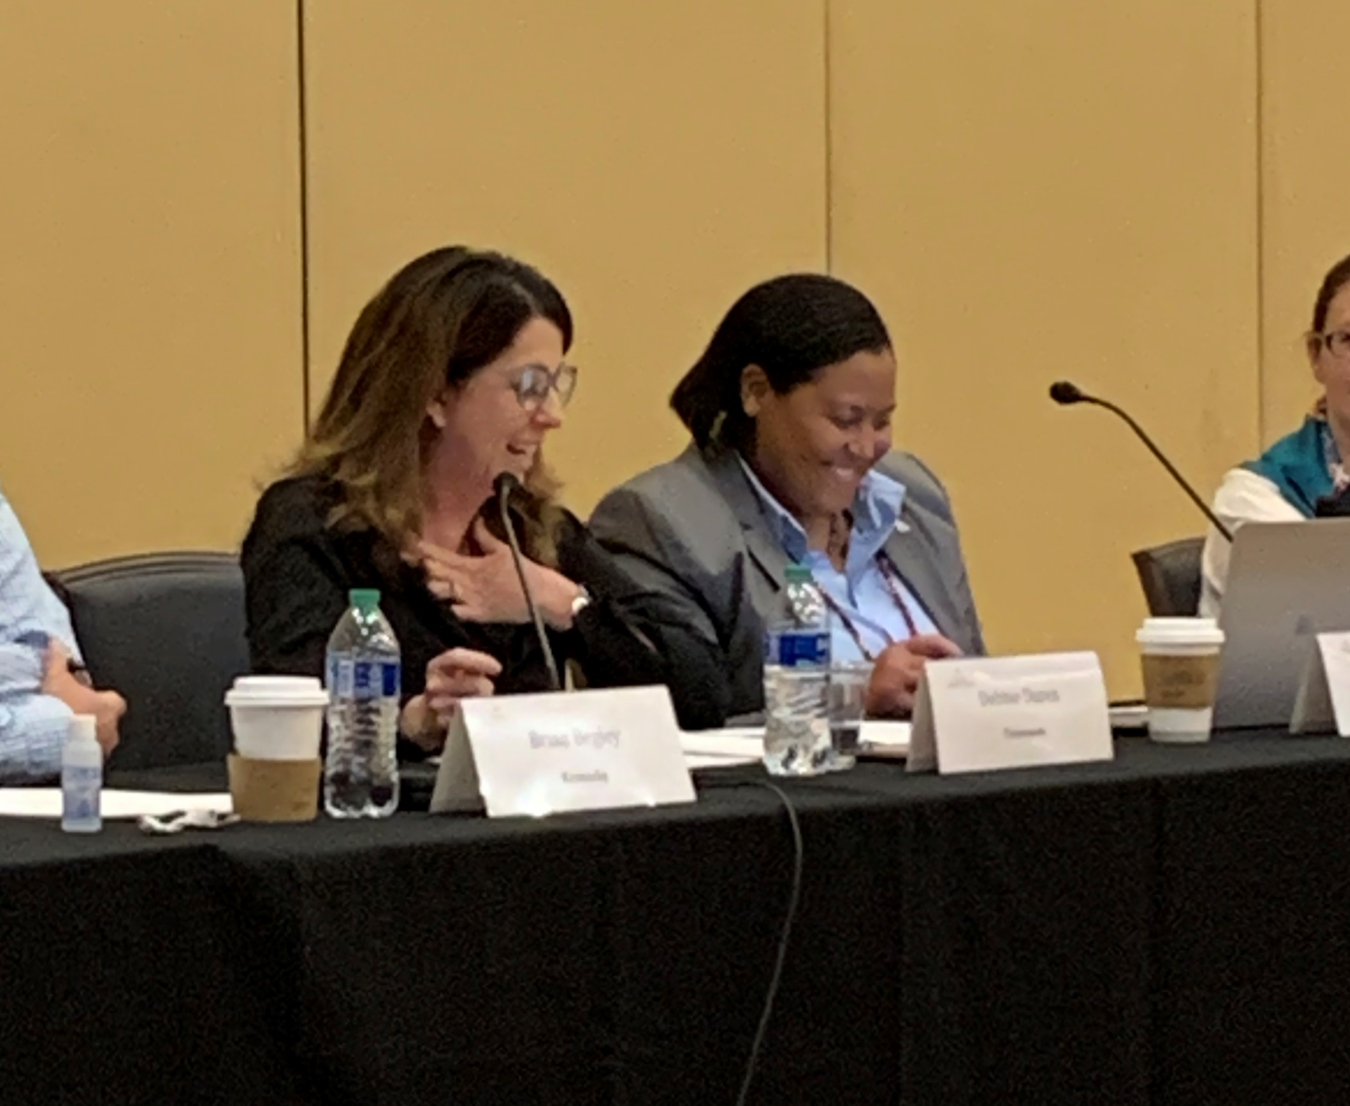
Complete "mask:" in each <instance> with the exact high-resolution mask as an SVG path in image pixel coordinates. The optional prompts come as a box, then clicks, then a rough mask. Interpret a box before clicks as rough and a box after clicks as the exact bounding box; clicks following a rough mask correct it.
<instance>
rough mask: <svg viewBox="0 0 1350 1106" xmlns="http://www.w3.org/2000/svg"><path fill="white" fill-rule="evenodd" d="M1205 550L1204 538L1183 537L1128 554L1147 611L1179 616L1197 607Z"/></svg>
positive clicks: (1187, 613)
mask: <svg viewBox="0 0 1350 1106" xmlns="http://www.w3.org/2000/svg"><path fill="white" fill-rule="evenodd" d="M1204 549H1205V539H1204V538H1182V539H1181V540H1179V541H1173V542H1168V543H1167V544H1166V545H1156V546H1154V547H1153V548H1152V549H1141V550H1139V552H1137V553H1134V554H1132V555H1131V556H1132V559H1133V561H1134V567H1135V571H1136V572H1138V573H1139V583H1140V584H1141V585H1142V586H1143V589H1144V599H1145V600H1146V601H1147V603H1148V613H1149V614H1151V615H1157V616H1159V617H1182V616H1189V615H1194V614H1195V613H1196V612H1197V611H1198V610H1199V609H1200V574H1201V568H1200V558H1201V554H1202V553H1203V552H1204Z"/></svg>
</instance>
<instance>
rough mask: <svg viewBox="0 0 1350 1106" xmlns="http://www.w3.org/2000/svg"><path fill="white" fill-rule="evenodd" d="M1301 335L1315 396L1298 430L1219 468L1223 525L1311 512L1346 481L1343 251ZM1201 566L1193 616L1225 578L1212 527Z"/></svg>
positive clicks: (1347, 294)
mask: <svg viewBox="0 0 1350 1106" xmlns="http://www.w3.org/2000/svg"><path fill="white" fill-rule="evenodd" d="M1305 339H1306V346H1307V353H1308V361H1309V363H1310V365H1311V366H1312V371H1313V377H1314V378H1315V379H1316V381H1317V383H1318V384H1320V385H1321V386H1322V396H1321V398H1320V399H1318V401H1317V404H1316V405H1315V406H1314V408H1313V410H1312V412H1311V413H1310V414H1309V415H1308V416H1307V418H1305V419H1304V420H1303V425H1302V426H1301V427H1300V428H1299V429H1298V430H1296V431H1294V432H1293V433H1292V434H1289V435H1287V436H1286V437H1283V438H1281V439H1280V440H1279V441H1278V442H1276V443H1275V444H1274V445H1273V446H1271V447H1270V448H1269V449H1268V450H1266V452H1265V453H1263V454H1261V456H1260V457H1258V458H1256V460H1254V461H1247V462H1246V463H1244V464H1242V465H1240V466H1238V467H1237V468H1235V469H1230V470H1229V471H1228V472H1227V473H1226V474H1225V476H1224V478H1223V483H1222V484H1220V486H1219V490H1218V492H1217V493H1216V494H1215V496H1214V513H1215V514H1216V515H1218V516H1219V518H1220V520H1222V521H1223V523H1224V525H1226V526H1227V527H1228V528H1229V529H1230V530H1235V529H1236V528H1237V527H1239V526H1243V525H1245V524H1246V523H1249V522H1297V521H1299V520H1301V519H1309V518H1313V517H1315V516H1316V514H1317V506H1318V501H1319V500H1323V499H1326V498H1328V497H1331V496H1335V495H1338V494H1339V493H1341V492H1343V491H1345V490H1346V489H1347V487H1350V475H1347V473H1346V469H1345V466H1344V464H1343V463H1342V458H1343V457H1346V456H1350V257H1346V258H1343V259H1342V260H1340V261H1339V262H1337V263H1336V264H1335V265H1334V266H1332V268H1331V271H1330V272H1328V273H1327V275H1326V277H1325V278H1324V279H1323V281H1322V287H1321V288H1320V289H1319V291H1318V293H1317V300H1316V302H1315V303H1314V305H1313V318H1312V329H1311V330H1310V331H1308V333H1307V335H1306V336H1305ZM1202 569H1203V574H1204V575H1203V582H1202V587H1201V595H1200V614H1202V615H1208V616H1211V617H1213V616H1217V615H1218V613H1219V608H1220V606H1221V605H1222V603H1223V591H1224V584H1225V582H1226V580H1227V577H1228V541H1227V539H1225V538H1224V537H1223V536H1222V535H1221V534H1219V533H1218V532H1217V531H1216V530H1214V529H1213V528H1211V529H1210V532H1209V535H1208V537H1207V538H1206V540H1205V551H1204V556H1203V562H1202Z"/></svg>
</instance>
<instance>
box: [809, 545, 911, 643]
mask: <svg viewBox="0 0 1350 1106" xmlns="http://www.w3.org/2000/svg"><path fill="white" fill-rule="evenodd" d="M876 561H877V569H878V570H879V571H880V573H881V578H882V580H883V581H885V583H886V590H887V591H888V592H890V593H891V599H892V600H894V601H895V605H896V607H897V608H898V609H899V611H900V616H901V617H902V618H903V619H904V620H905V629H907V630H908V631H909V636H910V637H914V636H915V635H917V634H918V632H919V627H918V626H917V625H916V624H915V622H914V616H913V615H912V614H910V612H909V604H908V603H906V602H905V594H904V592H903V591H902V590H901V589H900V572H899V570H898V569H897V568H896V567H895V565H894V564H893V563H892V562H891V559H890V557H888V556H886V553H885V552H884V551H882V552H880V553H878V554H877V556H876ZM845 579H847V576H846V577H845ZM820 594H821V595H822V596H823V597H824V599H825V603H826V605H827V606H828V607H829V608H830V610H832V611H833V612H834V614H835V617H837V618H838V619H839V621H840V622H842V623H843V624H844V629H845V630H847V631H848V633H849V636H850V637H851V638H853V641H854V643H855V644H856V645H857V646H858V652H860V653H861V654H862V655H863V658H864V659H865V660H867V661H868V662H869V663H870V662H873V661H875V660H876V659H877V658H876V654H875V653H873V652H872V651H871V650H870V649H868V648H867V646H866V645H865V644H863V639H862V634H861V633H859V632H858V627H857V626H856V625H855V624H854V622H853V619H851V618H849V616H848V615H847V614H846V613H845V611H844V609H843V607H841V606H840V605H839V604H838V603H837V602H836V601H835V598H834V596H832V595H831V594H830V593H829V592H828V591H826V590H825V589H824V588H821V589H820ZM881 636H882V637H884V638H885V639H886V644H887V645H894V644H895V638H893V637H891V635H890V634H888V633H887V632H886V631H885V630H882V631H881Z"/></svg>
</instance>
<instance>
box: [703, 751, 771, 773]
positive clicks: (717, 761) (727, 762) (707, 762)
mask: <svg viewBox="0 0 1350 1106" xmlns="http://www.w3.org/2000/svg"><path fill="white" fill-rule="evenodd" d="M760 759H761V758H760V757H713V756H704V755H703V754H701V753H685V754H684V766H685V767H686V768H688V769H689V771H691V772H692V771H694V770H695V769H696V768H731V767H734V766H735V765H737V764H758V763H759V761H760Z"/></svg>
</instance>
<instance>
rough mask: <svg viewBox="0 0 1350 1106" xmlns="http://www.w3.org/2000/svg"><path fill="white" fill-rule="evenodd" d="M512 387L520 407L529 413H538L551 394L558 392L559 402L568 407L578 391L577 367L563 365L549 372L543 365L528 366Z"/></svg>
mask: <svg viewBox="0 0 1350 1106" xmlns="http://www.w3.org/2000/svg"><path fill="white" fill-rule="evenodd" d="M512 387H513V388H514V389H515V393H516V398H517V399H518V400H520V405H521V406H522V407H524V408H525V410H527V411H537V410H539V408H541V407H542V406H544V404H545V403H547V402H548V394H549V392H557V393H558V402H559V403H560V404H561V405H562V406H564V407H566V406H567V404H568V403H569V402H570V401H571V399H572V393H573V392H575V391H576V390H577V367H576V366H575V365H567V364H563V365H559V366H558V368H557V370H556V371H554V372H549V371H548V369H546V368H544V366H543V365H526V366H525V369H524V371H523V372H522V373H521V374H520V379H519V380H517V381H516V382H515V384H513V385H512Z"/></svg>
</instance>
